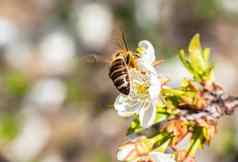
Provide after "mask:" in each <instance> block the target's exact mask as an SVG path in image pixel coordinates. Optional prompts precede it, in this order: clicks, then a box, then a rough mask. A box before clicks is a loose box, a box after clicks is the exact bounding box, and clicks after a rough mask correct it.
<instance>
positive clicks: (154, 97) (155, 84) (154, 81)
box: [149, 74, 161, 106]
mask: <svg viewBox="0 0 238 162" xmlns="http://www.w3.org/2000/svg"><path fill="white" fill-rule="evenodd" d="M150 84H151V85H150V88H149V94H150V98H151V101H152V104H153V106H156V104H157V102H158V99H159V94H160V90H161V82H160V80H159V79H158V76H157V75H153V74H151V75H150Z"/></svg>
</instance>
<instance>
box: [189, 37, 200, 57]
mask: <svg viewBox="0 0 238 162" xmlns="http://www.w3.org/2000/svg"><path fill="white" fill-rule="evenodd" d="M195 50H201V43H200V34H195V35H194V36H193V38H192V40H191V41H190V43H189V47H188V51H189V53H192V52H193V51H195Z"/></svg>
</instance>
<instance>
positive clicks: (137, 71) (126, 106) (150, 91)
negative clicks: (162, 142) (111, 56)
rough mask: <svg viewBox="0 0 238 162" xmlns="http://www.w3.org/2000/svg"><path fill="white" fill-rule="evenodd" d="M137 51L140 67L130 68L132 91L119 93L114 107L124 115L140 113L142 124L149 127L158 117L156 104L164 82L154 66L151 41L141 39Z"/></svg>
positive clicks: (153, 52) (153, 51)
mask: <svg viewBox="0 0 238 162" xmlns="http://www.w3.org/2000/svg"><path fill="white" fill-rule="evenodd" d="M136 53H137V55H138V57H139V58H138V60H137V64H138V67H137V68H134V69H130V70H129V73H130V76H131V83H132V84H131V92H130V93H129V94H128V95H124V94H119V96H118V97H117V98H116V101H115V103H114V107H115V109H116V111H117V112H118V114H119V115H120V116H123V117H129V116H132V115H135V114H138V115H139V121H140V124H141V126H142V127H143V128H148V127H150V126H151V125H152V124H153V123H154V120H155V117H156V105H157V103H158V101H159V99H160V97H159V95H160V89H161V85H162V84H161V81H160V79H159V78H158V74H157V72H156V69H155V67H154V66H153V63H154V62H155V50H154V47H153V45H152V44H151V43H150V42H149V41H140V42H139V43H138V48H137V52H136Z"/></svg>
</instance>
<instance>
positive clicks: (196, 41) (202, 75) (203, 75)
mask: <svg viewBox="0 0 238 162" xmlns="http://www.w3.org/2000/svg"><path fill="white" fill-rule="evenodd" d="M209 56H210V49H208V48H205V49H202V47H201V44H200V36H199V34H196V35H195V36H194V37H193V38H192V40H191V42H190V44H189V47H188V53H186V52H185V51H184V50H180V52H179V59H180V61H181V62H182V64H183V65H184V67H185V68H186V69H187V70H188V71H189V72H190V73H191V74H192V75H193V78H194V80H196V81H199V82H203V81H209V80H210V81H212V80H213V79H214V76H213V65H212V64H211V63H210V62H209Z"/></svg>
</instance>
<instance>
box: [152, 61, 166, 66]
mask: <svg viewBox="0 0 238 162" xmlns="http://www.w3.org/2000/svg"><path fill="white" fill-rule="evenodd" d="M163 62H164V60H156V61H155V62H153V65H154V66H156V67H157V66H159V65H160V64H161V63H163Z"/></svg>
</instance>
